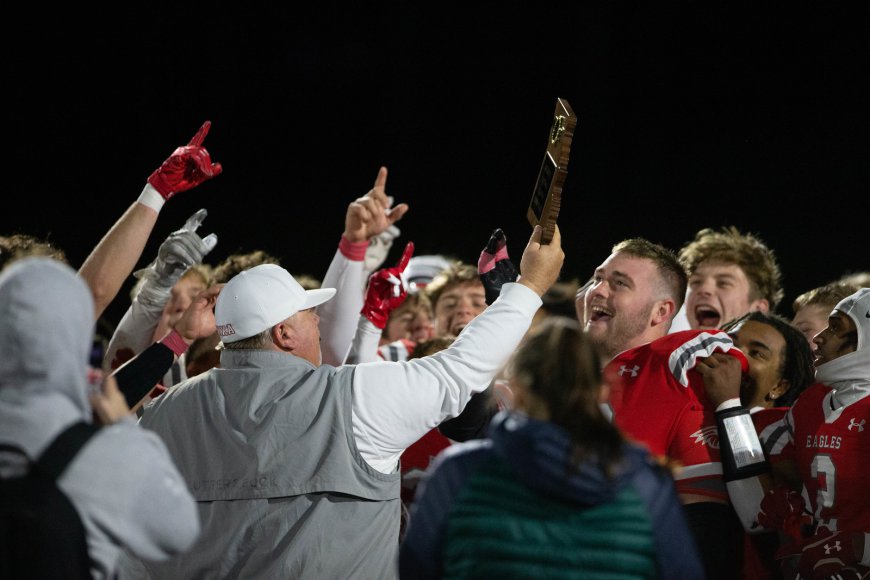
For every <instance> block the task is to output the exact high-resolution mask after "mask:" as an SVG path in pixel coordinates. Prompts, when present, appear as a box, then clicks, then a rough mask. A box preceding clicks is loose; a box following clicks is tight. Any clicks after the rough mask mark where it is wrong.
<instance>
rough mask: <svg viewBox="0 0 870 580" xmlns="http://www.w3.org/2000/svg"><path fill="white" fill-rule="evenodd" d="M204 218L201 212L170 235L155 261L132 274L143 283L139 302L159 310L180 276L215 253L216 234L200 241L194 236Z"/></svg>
mask: <svg viewBox="0 0 870 580" xmlns="http://www.w3.org/2000/svg"><path fill="white" fill-rule="evenodd" d="M207 215H208V212H207V211H206V210H205V209H201V210H199V211H198V212H196V213H195V214H193V215H192V216H190V218H188V220H187V221H186V222H185V223H184V226H182V228H181V229H179V230H175V231H174V232H172V233H171V234H169V236H168V237H167V238H166V239H165V240H164V241H163V243H162V244H160V249H159V250H157V258H156V259H155V260H154V261H153V262H151V263H150V264H148V266H146V267H145V268H142V269H141V270H137V271H136V272H134V273H133V275H134V276H135V277H136V278H138V279H142V278H144V279H145V281H144V282H143V283H142V286H141V288H140V289H139V293H138V294H137V295H136V299H137V300H139V302H145V303H150V304H159V305H160V307H161V308H162V307H163V305H164V304H165V303H166V301H167V300H168V299H169V292H170V291H171V290H172V287H173V286H174V285H175V283H176V282H177V281H178V279H179V278H180V277H181V275H182V274H184V272H185V271H186V270H187V269H188V268H190V267H191V266H193V265H194V264H199V263H201V262H202V259H203V258H204V257H205V255H206V254H208V253H209V252H211V251H212V250H213V249H214V247H215V246H216V245H217V236H216V235H215V234H209V235H207V236H206V237H204V238H201V237H199V235H198V234H197V233H196V229H197V228H198V227H199V226H200V225H201V224H202V221H203V220H204V219H205V217H206V216H207Z"/></svg>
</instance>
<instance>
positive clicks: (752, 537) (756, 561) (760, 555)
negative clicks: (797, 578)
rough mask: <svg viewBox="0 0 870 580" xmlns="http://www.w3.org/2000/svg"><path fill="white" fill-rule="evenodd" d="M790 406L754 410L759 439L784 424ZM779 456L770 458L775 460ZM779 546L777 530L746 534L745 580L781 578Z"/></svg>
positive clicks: (744, 553)
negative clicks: (766, 431) (778, 558)
mask: <svg viewBox="0 0 870 580" xmlns="http://www.w3.org/2000/svg"><path fill="white" fill-rule="evenodd" d="M788 410H789V408H788V407H771V408H770V409H756V410H755V411H753V412H752V423H753V425H755V431H756V432H757V433H758V436H759V439H761V440H762V443H763V442H764V436H763V433H764V432H765V430H769V429H771V428H775V426H776V425H778V424H782V420H783V418H784V417H785V414H786V413H788ZM779 457H781V456H776V457H773V458H769V459H770V460H771V462H775V461H776V460H777V459H778V458H779ZM778 548H779V535H778V534H777V532H766V533H763V534H744V543H743V570H742V573H741V574H742V575H741V578H744V579H745V580H768V579H773V578H780V577H781V571H780V567H779V561H777V559H776V551H777V549H778Z"/></svg>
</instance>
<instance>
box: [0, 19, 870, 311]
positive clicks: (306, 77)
mask: <svg viewBox="0 0 870 580" xmlns="http://www.w3.org/2000/svg"><path fill="white" fill-rule="evenodd" d="M373 4H374V3H373ZM571 4H574V3H567V2H565V3H560V4H550V3H534V4H531V3H528V4H521V3H500V4H499V5H495V4H493V8H492V9H491V10H484V9H482V8H476V9H472V8H469V6H470V4H468V3H465V4H459V3H456V4H449V3H448V4H443V3H441V4H434V3H433V4H426V5H418V4H411V3H408V4H407V5H402V4H399V3H377V5H376V6H372V7H367V8H354V9H352V10H349V11H348V10H347V9H344V8H341V9H340V8H338V7H336V6H333V5H331V4H329V3H316V7H311V8H306V9H302V8H290V7H287V8H283V9H276V8H274V7H271V8H269V9H264V8H260V7H257V6H256V5H253V4H250V3H239V7H238V8H233V9H232V11H222V10H219V9H217V7H216V5H214V6H212V7H210V8H207V9H203V10H202V11H201V12H200V11H197V10H194V9H193V8H190V7H187V8H183V9H179V8H177V7H175V8H172V9H168V8H167V9H164V8H161V7H159V6H157V5H154V4H151V3H144V4H141V5H139V8H138V10H139V11H140V12H139V13H132V14H130V13H129V12H125V15H116V14H113V13H98V12H96V11H93V12H88V10H90V9H88V8H86V7H83V6H80V5H77V6H74V7H67V8H61V9H60V11H58V10H55V9H52V10H49V9H48V8H47V7H46V6H41V7H40V6H37V5H33V6H32V7H23V8H21V10H20V15H19V16H16V17H14V18H12V17H10V18H8V19H7V21H6V22H5V26H4V28H5V29H7V34H5V36H4V39H3V41H2V42H3V49H4V55H5V57H4V67H3V68H4V82H3V85H4V91H3V93H4V101H5V102H6V103H7V104H6V105H5V109H6V122H5V123H4V125H5V127H6V128H7V132H6V137H7V142H6V148H5V150H6V151H7V153H5V154H4V157H5V163H4V165H5V170H4V172H3V186H4V190H5V203H4V209H3V210H2V211H0V233H4V234H8V233H14V232H25V233H31V234H35V235H39V236H44V237H48V238H49V239H51V240H52V241H53V242H55V243H56V244H57V245H59V246H60V247H62V248H64V249H65V250H66V252H67V254H68V256H69V258H70V261H71V262H72V263H73V265H74V266H76V267H78V266H79V265H80V264H81V262H82V261H83V260H84V258H85V257H86V256H87V254H88V252H90V250H91V249H92V248H93V246H94V245H95V244H96V243H97V242H98V241H99V239H100V237H101V236H102V235H103V234H104V233H105V232H106V230H107V229H108V228H109V227H110V226H111V225H112V223H113V222H114V221H115V219H117V218H118V217H119V216H120V215H121V214H122V213H123V211H124V210H125V209H126V208H127V207H128V206H129V205H130V204H131V203H132V202H133V201H135V199H136V198H137V197H138V195H139V193H140V191H141V190H142V187H143V186H144V183H145V180H146V178H147V177H148V175H149V174H150V173H151V172H152V171H153V170H154V169H155V168H156V167H158V166H159V165H160V163H161V162H162V161H163V160H164V159H165V158H166V157H167V156H168V155H169V154H170V153H171V152H172V150H173V149H175V147H177V146H179V145H183V144H185V143H186V142H187V141H188V140H189V139H190V137H191V136H192V135H193V134H194V133H195V132H196V130H197V129H198V128H199V126H200V125H201V124H202V123H203V121H205V120H206V119H209V120H211V121H212V129H211V133H210V134H209V136H208V137H207V138H206V140H205V143H204V145H205V146H206V148H207V149H208V150H209V152H210V153H211V154H212V158H213V160H215V161H219V162H220V163H221V164H222V165H223V167H224V173H223V174H222V175H220V176H219V177H217V178H216V179H214V180H213V181H210V182H207V183H206V184H204V185H203V186H200V187H199V188H197V189H194V190H191V191H188V192H184V193H181V194H179V195H178V196H177V197H175V198H173V199H172V200H170V201H169V202H168V203H167V204H166V206H164V209H163V211H162V212H161V216H160V220H159V222H158V225H157V228H156V229H155V231H154V233H153V235H152V238H151V240H150V242H149V246H148V248H146V253H145V255H144V256H143V258H142V260H141V261H140V267H141V266H144V265H145V264H147V263H148V262H149V261H150V260H151V259H152V258H153V256H154V255H155V253H156V251H157V247H158V246H159V244H160V242H161V241H162V240H163V239H164V238H165V237H166V236H167V235H168V234H169V233H170V232H172V231H173V230H175V229H177V228H179V227H180V226H181V225H182V224H183V223H184V222H185V220H186V219H187V218H188V217H189V216H190V215H191V214H192V213H194V212H195V211H196V210H197V209H199V208H202V207H204V208H206V209H207V210H208V212H209V214H208V217H207V218H206V220H205V222H204V224H203V225H202V227H201V228H200V230H199V232H200V233H201V234H202V235H205V234H207V233H212V232H214V233H216V234H217V235H218V238H219V242H218V245H217V247H216V249H215V250H214V251H213V252H212V253H211V254H209V256H207V258H206V259H207V261H208V262H210V263H217V262H218V261H219V260H221V259H222V258H224V257H225V256H226V255H228V254H230V253H233V252H237V251H250V250H253V249H264V250H266V251H268V252H270V253H272V254H274V255H276V256H279V257H280V258H281V259H282V263H283V265H284V266H285V267H286V268H287V269H288V270H290V271H291V272H293V273H307V274H312V275H315V276H318V277H321V276H322V275H323V273H324V272H325V270H326V267H327V266H328V263H329V260H330V259H331V257H332V254H333V253H334V251H335V248H336V246H337V243H338V240H339V237H340V235H341V232H342V230H343V225H344V213H345V210H346V207H347V205H348V203H350V202H351V201H352V200H353V199H355V198H356V197H358V196H360V195H363V194H364V193H365V192H366V191H367V190H368V189H369V188H370V187H371V185H372V183H373V181H374V178H375V176H376V174H377V171H378V168H379V167H380V166H381V165H385V166H387V167H388V169H389V171H390V173H389V180H388V183H387V192H388V193H389V194H390V195H393V196H394V197H395V198H396V200H397V201H398V202H407V203H408V204H410V206H411V209H410V211H409V213H408V214H407V216H406V217H405V218H404V219H403V220H402V221H401V222H399V224H398V226H399V228H400V229H401V232H402V234H401V237H400V238H399V240H398V241H397V243H396V244H394V246H393V249H392V252H391V255H390V257H389V258H388V262H389V263H390V264H392V263H393V262H394V261H395V260H396V259H398V256H399V254H400V253H401V250H402V248H403V247H404V243H405V242H406V241H408V240H413V241H414V242H415V244H416V246H417V252H416V253H417V254H418V255H419V254H427V253H445V254H448V255H451V256H453V257H456V258H460V259H463V260H466V261H469V262H475V261H476V259H477V255H478V254H479V252H480V250H481V249H482V247H483V245H484V244H485V243H486V241H487V239H488V238H489V235H490V233H491V232H492V230H493V229H494V228H496V227H501V228H503V229H504V230H505V232H506V233H507V236H508V242H509V245H508V249H509V251H510V253H511V256H512V257H514V258H515V259H516V261H517V263H518V261H519V257H520V255H521V252H522V248H523V247H524V245H525V243H526V241H527V239H528V236H529V234H530V226H529V225H528V223H527V221H526V219H525V213H526V208H527V206H528V203H529V199H530V197H531V193H532V188H533V186H534V181H535V177H536V175H537V172H538V169H539V167H540V164H541V159H542V156H543V153H544V150H545V148H546V143H547V133H548V131H549V128H550V124H551V122H552V114H553V110H554V107H555V103H556V99H557V98H558V97H561V98H564V99H565V100H567V101H568V102H569V103H570V104H571V106H572V107H573V109H574V111H575V113H576V114H577V117H578V126H577V130H576V133H575V136H574V140H573V144H572V149H571V157H570V164H569V167H568V177H567V180H566V183H565V188H564V191H563V201H562V211H561V215H560V219H559V225H560V228H561V230H562V235H563V245H564V247H565V252H566V262H565V267H564V269H563V278H579V279H583V280H585V279H586V278H587V277H588V276H589V275H590V274H591V273H592V270H593V269H594V267H595V266H597V265H598V264H599V263H600V262H601V261H602V260H603V259H604V258H605V257H606V256H607V255H608V253H609V251H610V247H611V246H612V245H613V244H614V243H615V242H618V241H619V240H621V239H623V238H626V237H633V236H642V237H646V238H649V239H651V240H653V241H656V242H661V243H663V244H665V245H667V246H669V247H672V248H673V249H675V250H676V249H678V248H679V247H680V246H681V245H683V244H684V243H686V242H688V241H689V240H690V239H691V238H692V237H693V236H694V233H695V232H696V231H697V230H698V229H700V228H703V227H714V228H719V227H721V226H726V225H735V226H737V227H738V228H740V229H741V230H743V231H747V232H751V233H754V234H756V235H758V236H759V237H760V238H761V239H763V240H764V241H765V242H767V243H768V244H769V245H770V246H771V247H772V248H773V249H774V250H775V251H776V253H777V256H778V258H779V260H780V263H781V266H782V270H783V274H784V283H785V289H786V298H785V300H784V301H783V303H782V304H780V307H779V308H778V312H780V313H781V314H785V315H790V314H791V308H790V304H791V301H792V300H793V299H794V297H796V296H797V295H798V294H800V293H801V292H803V291H805V290H808V289H809V288H812V287H814V286H818V285H821V284H823V283H826V282H828V281H830V280H832V279H834V278H836V277H839V276H840V275H842V274H844V273H847V272H850V271H856V270H861V269H870V259H868V252H867V248H868V239H870V233H868V231H870V230H868V227H867V224H868V222H867V217H866V216H867V202H868V199H870V196H868V181H870V179H868V178H870V147H868V142H870V115H868V107H870V94H868V86H870V83H868V71H870V67H868V58H867V57H868V50H867V49H868V46H870V34H868V32H867V23H868V16H870V14H868V10H867V8H866V5H862V6H861V7H857V8H856V7H854V6H852V7H840V6H838V5H831V4H830V3H815V4H812V5H811V4H809V3H807V4H806V5H803V4H797V3H785V4H783V5H782V6H779V7H775V8H774V7H771V6H767V7H766V8H759V7H758V6H754V5H753V6H751V7H746V8H740V7H737V6H736V5H734V4H731V3H729V4H727V5H726V4H724V3H723V4H722V5H719V4H716V5H711V3H708V2H684V3H673V4H663V3H648V4H649V5H642V6H634V5H633V3H627V2H586V3H583V5H582V6H571ZM242 5H244V7H242ZM569 6H570V7H569ZM124 10H125V11H129V10H131V8H129V7H128V8H125V9H124ZM8 129H11V131H8ZM13 206H18V207H17V208H16V209H13ZM22 206H23V209H22ZM131 285H132V279H131V281H130V282H129V283H128V286H126V287H125V289H124V291H125V292H126V291H127V290H129V288H130V286H131ZM128 304H129V302H128V298H127V294H126V293H123V294H122V295H120V296H119V297H118V299H116V301H115V302H114V303H113V305H112V306H111V307H110V309H109V311H108V312H107V314H106V316H107V317H108V319H109V320H110V322H112V323H116V322H117V320H119V319H120V316H121V314H123V312H124V310H125V309H126V307H127V306H128Z"/></svg>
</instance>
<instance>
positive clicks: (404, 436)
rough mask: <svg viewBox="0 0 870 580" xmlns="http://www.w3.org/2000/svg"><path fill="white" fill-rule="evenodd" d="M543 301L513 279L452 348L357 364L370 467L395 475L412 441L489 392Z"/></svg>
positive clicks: (356, 396)
mask: <svg viewBox="0 0 870 580" xmlns="http://www.w3.org/2000/svg"><path fill="white" fill-rule="evenodd" d="M540 306H541V298H540V297H539V296H538V295H537V294H535V293H534V292H533V291H532V290H530V289H528V288H526V287H525V286H523V285H522V284H517V283H513V282H512V283H508V284H505V285H504V286H503V287H502V291H501V295H500V296H499V298H498V300H496V301H495V302H493V304H492V305H491V306H489V307H488V308H487V309H486V310H484V311H483V313H481V314H480V315H479V316H477V317H476V318H475V319H474V320H472V321H471V322H470V323H469V324H468V326H466V327H465V330H463V331H462V333H461V334H460V335H459V337H458V338H457V339H456V341H455V342H454V343H453V344H452V345H451V346H450V347H449V348H447V349H445V350H442V351H440V352H438V353H435V354H433V355H431V356H427V357H423V358H419V359H412V360H409V361H402V362H392V361H380V362H371V363H364V364H360V365H358V366H357V367H356V371H355V373H354V378H353V413H352V417H353V432H354V438H355V440H356V444H357V448H358V449H359V451H360V453H361V454H362V456H363V458H364V459H365V460H366V461H367V462H368V463H369V465H371V466H372V467H374V468H375V469H377V470H378V471H381V472H382V473H392V472H394V471H395V470H396V468H397V464H398V460H399V456H400V455H401V454H402V452H403V451H404V450H405V449H406V448H407V447H408V446H410V445H411V444H412V443H414V442H415V441H416V440H417V439H419V438H420V437H422V436H423V435H424V434H426V433H427V432H428V431H429V430H431V429H432V428H433V427H435V426H437V425H439V424H440V423H441V422H442V421H444V420H445V419H449V418H452V417H455V416H457V415H459V413H461V412H462V410H463V409H464V408H465V405H466V403H468V399H469V398H470V397H471V395H473V394H474V393H477V392H480V391H483V390H484V389H486V388H487V387H488V386H489V384H490V382H491V381H492V380H493V378H494V377H495V376H496V374H497V373H498V372H499V371H500V370H501V369H502V367H503V366H504V365H505V363H506V362H507V360H508V359H509V358H510V356H511V355H512V354H513V352H514V349H516V347H517V345H518V344H519V343H520V340H522V338H523V336H524V335H525V333H526V331H527V330H528V329H529V325H530V324H531V320H532V316H533V315H534V313H535V311H537V309H538V308H539V307H540Z"/></svg>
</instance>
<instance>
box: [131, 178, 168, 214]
mask: <svg viewBox="0 0 870 580" xmlns="http://www.w3.org/2000/svg"><path fill="white" fill-rule="evenodd" d="M136 201H138V202H139V203H141V204H142V205H144V206H147V207H150V208H151V209H153V210H154V211H156V212H157V213H160V208H162V207H163V204H164V203H166V200H165V199H163V196H162V195H160V192H158V191H157V190H156V189H154V186H153V185H151V184H150V183H146V184H145V189H143V190H142V193H140V194H139V199H138V200H136Z"/></svg>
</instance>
